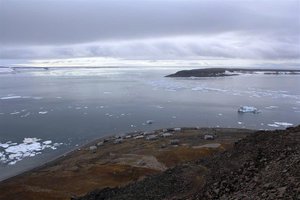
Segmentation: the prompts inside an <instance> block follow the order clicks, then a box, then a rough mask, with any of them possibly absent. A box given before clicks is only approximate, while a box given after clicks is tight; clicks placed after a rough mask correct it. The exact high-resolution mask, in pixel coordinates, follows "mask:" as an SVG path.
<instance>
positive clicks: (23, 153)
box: [0, 138, 63, 165]
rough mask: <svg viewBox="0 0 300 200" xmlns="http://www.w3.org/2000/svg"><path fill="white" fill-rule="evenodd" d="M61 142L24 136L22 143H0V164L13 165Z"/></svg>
mask: <svg viewBox="0 0 300 200" xmlns="http://www.w3.org/2000/svg"><path fill="white" fill-rule="evenodd" d="M62 144H63V143H54V144H52V141H51V140H46V141H42V140H41V139H39V138H24V139H23V142H22V143H19V144H18V143H12V142H11V141H8V142H6V143H0V164H1V163H2V164H8V165H14V164H16V163H17V162H18V161H21V160H23V159H24V158H26V157H34V156H36V155H38V154H41V153H42V151H43V150H45V149H53V150H54V149H56V148H57V147H58V146H60V145H62Z"/></svg>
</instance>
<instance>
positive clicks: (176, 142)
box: [170, 139, 179, 145]
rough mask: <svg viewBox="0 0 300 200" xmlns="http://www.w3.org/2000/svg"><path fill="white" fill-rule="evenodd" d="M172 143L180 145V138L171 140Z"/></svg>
mask: <svg viewBox="0 0 300 200" xmlns="http://www.w3.org/2000/svg"><path fill="white" fill-rule="evenodd" d="M170 144H171V145H179V140H178V139H174V140H170Z"/></svg>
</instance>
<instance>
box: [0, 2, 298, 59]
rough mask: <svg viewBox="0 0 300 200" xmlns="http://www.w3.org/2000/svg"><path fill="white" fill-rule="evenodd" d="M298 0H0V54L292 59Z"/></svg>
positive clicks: (13, 56) (295, 49) (7, 56)
mask: <svg viewBox="0 0 300 200" xmlns="http://www.w3.org/2000/svg"><path fill="white" fill-rule="evenodd" d="M299 12H300V1H298V0H296V1H293V0H274V1H270V0H262V1H254V0H249V1H237V0H229V1H221V0H220V1H219V0H210V1H196V0H186V1H183V0H172V1H171V0H164V1H158V0H142V1H136V0H122V1H116V0H113V1H108V0H104V1H95V0H75V1H70V0H63V1H62V0H52V1H50V0H45V1H40V0H27V1H20V0H1V6H0V27H1V30H0V44H1V52H0V53H1V54H0V58H2V59H16V58H18V59H42V58H72V57H113V58H124V59H153V60H164V59H200V58H204V57H205V58H207V57H208V58H216V59H218V58H228V59H236V58H238V59H275V60H278V59H287V60H288V59H299V58H300V47H299V46H300V36H299V35H300V18H299V14H298V13H299Z"/></svg>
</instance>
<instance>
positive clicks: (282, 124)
mask: <svg viewBox="0 0 300 200" xmlns="http://www.w3.org/2000/svg"><path fill="white" fill-rule="evenodd" d="M274 124H277V125H279V126H293V125H294V124H292V123H288V122H274Z"/></svg>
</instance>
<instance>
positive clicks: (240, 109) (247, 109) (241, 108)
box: [238, 106, 260, 113]
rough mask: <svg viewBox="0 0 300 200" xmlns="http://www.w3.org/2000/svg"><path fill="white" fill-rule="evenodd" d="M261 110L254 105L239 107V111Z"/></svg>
mask: <svg viewBox="0 0 300 200" xmlns="http://www.w3.org/2000/svg"><path fill="white" fill-rule="evenodd" d="M259 112H260V110H258V109H257V108H255V107H253V106H241V107H240V108H239V109H238V113H259Z"/></svg>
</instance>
